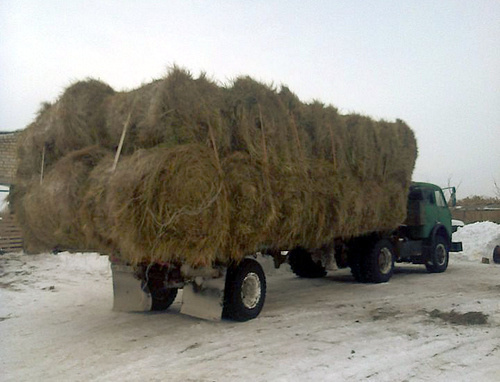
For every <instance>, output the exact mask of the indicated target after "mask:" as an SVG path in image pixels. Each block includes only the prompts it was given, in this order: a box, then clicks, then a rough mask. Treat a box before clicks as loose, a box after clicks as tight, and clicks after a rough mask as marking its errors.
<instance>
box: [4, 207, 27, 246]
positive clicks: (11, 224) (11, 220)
mask: <svg viewBox="0 0 500 382" xmlns="http://www.w3.org/2000/svg"><path fill="white" fill-rule="evenodd" d="M22 250H23V236H22V233H21V229H20V228H19V226H18V225H17V222H16V219H15V217H14V215H13V214H9V213H4V214H1V215H0V253H6V252H19V251H22Z"/></svg>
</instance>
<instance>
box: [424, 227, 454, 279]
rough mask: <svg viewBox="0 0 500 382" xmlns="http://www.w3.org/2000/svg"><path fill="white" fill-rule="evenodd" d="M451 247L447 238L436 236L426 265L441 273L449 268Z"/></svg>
mask: <svg viewBox="0 0 500 382" xmlns="http://www.w3.org/2000/svg"><path fill="white" fill-rule="evenodd" d="M448 260H449V247H448V243H447V241H446V239H445V238H443V237H442V236H436V237H435V238H434V240H433V242H432V245H431V248H430V251H429V255H428V258H427V261H426V262H425V267H426V268H427V271H429V272H431V273H441V272H444V271H446V268H448Z"/></svg>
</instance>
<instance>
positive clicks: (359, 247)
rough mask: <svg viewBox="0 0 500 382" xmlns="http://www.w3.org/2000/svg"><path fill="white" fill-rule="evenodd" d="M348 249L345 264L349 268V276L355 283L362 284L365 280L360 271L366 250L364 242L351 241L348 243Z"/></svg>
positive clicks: (359, 240)
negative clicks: (351, 276) (350, 275)
mask: <svg viewBox="0 0 500 382" xmlns="http://www.w3.org/2000/svg"><path fill="white" fill-rule="evenodd" d="M348 248H349V251H348V254H347V264H348V266H349V268H351V274H352V275H353V276H354V279H355V280H356V281H357V282H360V283H364V282H366V280H365V276H364V273H363V270H362V269H361V261H362V259H363V255H364V254H365V253H366V251H367V248H368V245H367V243H366V240H362V239H358V240H353V241H351V242H350V243H349V245H348Z"/></svg>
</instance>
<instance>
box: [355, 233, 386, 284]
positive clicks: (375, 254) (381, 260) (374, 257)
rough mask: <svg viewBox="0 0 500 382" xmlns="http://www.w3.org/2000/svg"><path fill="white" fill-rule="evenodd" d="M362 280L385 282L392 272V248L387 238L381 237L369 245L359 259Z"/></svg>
mask: <svg viewBox="0 0 500 382" xmlns="http://www.w3.org/2000/svg"><path fill="white" fill-rule="evenodd" d="M360 266H361V273H362V278H363V280H364V282H368V283H385V282H387V281H389V280H390V279H391V277H392V274H393V273H394V248H393V246H392V243H391V242H390V241H389V240H387V239H381V240H378V241H376V242H375V244H374V245H372V246H371V248H370V249H369V252H367V253H366V254H365V255H364V256H363V257H362V261H361V264H360Z"/></svg>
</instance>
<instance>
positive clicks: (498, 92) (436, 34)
mask: <svg viewBox="0 0 500 382" xmlns="http://www.w3.org/2000/svg"><path fill="white" fill-rule="evenodd" d="M172 64H177V65H179V66H181V67H184V68H186V69H189V70H190V71H191V72H192V73H193V74H194V75H198V74H199V73H200V72H201V71H206V72H207V73H208V75H209V76H211V77H212V78H213V79H215V80H217V81H220V82H221V83H228V82H229V81H230V80H231V79H233V78H235V77H236V76H238V75H240V74H248V75H250V76H252V77H254V78H256V79H258V80H261V81H265V82H274V83H275V84H278V85H279V84H285V85H287V86H289V87H290V89H291V90H292V91H293V92H294V93H296V94H297V95H298V96H299V98H301V99H302V100H303V101H306V102H308V101H311V100H313V99H319V100H321V101H323V102H324V103H327V104H332V105H334V106H336V107H337V108H338V109H339V110H340V111H341V112H343V113H348V112H358V113H362V114H366V115H369V116H372V117H374V118H377V119H379V118H384V119H388V120H394V119H396V118H401V119H403V120H404V121H406V122H407V123H408V124H409V125H410V126H411V127H412V128H413V130H414V131H415V133H416V136H417V140H418V146H419V157H418V160H417V166H416V169H415V172H414V179H415V180H421V181H430V182H433V183H437V184H439V185H441V186H446V185H447V184H448V182H449V181H451V183H453V184H455V185H458V184H460V187H459V189H458V192H459V197H465V196H469V195H473V194H480V195H489V196H493V195H495V189H494V180H496V182H497V184H498V185H499V186H500V1H498V0H490V1H487V0H474V1H468V0H462V1H451V0H439V1H436V0H432V1H422V0H421V1H415V0H412V1H410V0H408V1H404V0H394V1H392V0H385V1H384V0H380V1H369V0H359V1H356V0H346V1H338V0H335V1H326V0H325V1H306V0H300V1H299V0H297V1H295V0H288V1H284V0H283V1H278V0H275V1H273V0H263V1H257V0H256V1H250V0H248V1H243V0H241V1H236V0H235V1H229V0H228V1H217V0H213V1H207V0H205V1H201V0H200V1H186V0H184V1H167V0H165V1H153V0H151V1H150V0H142V1H139V0H137V1H126V0H121V1H111V0H109V1H103V0H100V1H91V0H85V1H83V0H71V1H67V0H66V1H65V0H61V1H55V0H54V1H52V0H43V1H42V0H40V1H35V0H1V2H0V84H1V85H0V131H9V130H17V129H22V128H24V127H25V126H26V125H27V124H28V123H30V122H31V121H32V120H33V118H34V115H35V113H36V111H37V110H38V108H39V106H40V104H41V103H42V102H43V101H49V102H51V101H54V100H55V99H57V97H58V96H59V95H60V94H61V92H62V91H63V90H64V88H65V87H67V86H68V85H69V84H71V83H72V82H74V81H76V80H79V79H83V78H86V77H94V78H98V79H101V80H102V81H104V82H106V83H108V84H109V85H111V86H112V87H113V88H114V89H115V90H126V89H132V88H135V87H138V86H140V85H141V84H142V83H145V82H149V81H151V80H152V79H155V78H159V77H162V76H163V75H164V74H165V73H166V70H167V67H168V66H169V65H172Z"/></svg>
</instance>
